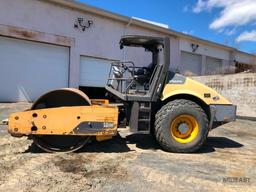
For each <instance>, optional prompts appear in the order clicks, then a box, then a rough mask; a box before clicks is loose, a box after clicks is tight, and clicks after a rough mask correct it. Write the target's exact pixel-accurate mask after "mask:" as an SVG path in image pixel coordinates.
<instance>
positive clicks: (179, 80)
mask: <svg viewBox="0 0 256 192" xmlns="http://www.w3.org/2000/svg"><path fill="white" fill-rule="evenodd" d="M168 79H169V81H168V83H169V84H184V83H185V81H186V77H184V76H182V75H180V74H177V73H173V72H170V73H169V78H168Z"/></svg>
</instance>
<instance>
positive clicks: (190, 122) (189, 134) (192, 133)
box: [170, 115, 199, 143]
mask: <svg viewBox="0 0 256 192" xmlns="http://www.w3.org/2000/svg"><path fill="white" fill-rule="evenodd" d="M181 124H186V125H187V127H188V130H187V131H186V133H181V132H180V131H179V129H178V127H179V125H181ZM170 132H171V137H173V138H174V139H175V140H176V141H177V142H179V143H189V142H191V141H193V140H194V139H195V138H196V137H197V135H198V132H199V125H198V123H197V120H196V119H195V118H194V117H193V116H191V115H180V116H178V117H176V118H175V119H174V120H173V121H172V122H171V126H170Z"/></svg>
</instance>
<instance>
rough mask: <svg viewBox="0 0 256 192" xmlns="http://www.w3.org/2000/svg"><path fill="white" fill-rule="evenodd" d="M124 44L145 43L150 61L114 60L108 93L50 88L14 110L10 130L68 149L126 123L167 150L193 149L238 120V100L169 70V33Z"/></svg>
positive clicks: (103, 136) (108, 134)
mask: <svg viewBox="0 0 256 192" xmlns="http://www.w3.org/2000/svg"><path fill="white" fill-rule="evenodd" d="M124 46H129V47H141V48H143V49H145V51H147V52H148V53H151V56H152V61H151V63H150V64H149V65H148V66H147V67H137V66H136V65H135V64H134V63H133V62H130V61H129V62H114V63H112V66H111V70H110V73H109V79H108V82H107V83H106V90H107V93H108V95H107V97H105V96H104V95H103V96H102V98H104V99H89V98H88V97H87V96H86V95H85V94H84V93H83V92H82V91H80V90H77V89H71V88H64V89H59V90H53V91H50V92H48V93H46V94H44V95H43V96H41V97H40V98H39V99H38V100H37V101H36V102H35V103H34V104H33V105H32V107H31V109H29V110H26V111H24V112H18V113H13V114H11V115H10V117H9V127H8V131H9V133H10V134H11V135H12V136H15V137H21V136H28V137H29V138H31V139H33V141H34V142H35V144H36V145H37V146H39V147H40V148H42V149H44V150H45V151H48V152H70V151H75V150H78V149H79V148H81V147H83V146H84V145H85V144H86V143H88V141H92V140H93V139H96V140H98V141H101V140H106V139H110V138H112V136H114V135H116V134H117V128H118V127H120V126H122V127H129V128H130V131H131V132H134V133H138V132H139V133H145V134H153V135H154V136H155V138H156V140H157V141H158V142H159V144H160V145H161V147H162V148H163V149H164V150H166V151H171V152H195V151H197V150H198V149H199V148H200V147H201V146H202V145H203V144H204V142H205V140H206V138H207V135H208V133H209V131H210V130H211V129H213V128H215V127H218V126H219V125H221V124H223V123H227V122H230V121H233V120H235V117H236V106H234V105H232V104H231V103H230V102H229V101H228V100H226V99H225V98H224V97H222V96H221V95H220V94H218V93H217V92H216V91H214V90H213V89H211V88H209V87H206V86H204V85H202V84H200V83H198V82H196V81H194V80H192V79H190V78H187V77H184V76H182V75H180V74H177V73H174V72H172V71H169V65H170V40H169V39H168V38H160V37H147V36H124V37H122V38H121V40H120V48H121V49H122V48H123V47H124ZM110 101H111V102H110Z"/></svg>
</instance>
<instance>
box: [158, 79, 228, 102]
mask: <svg viewBox="0 0 256 192" xmlns="http://www.w3.org/2000/svg"><path fill="white" fill-rule="evenodd" d="M205 93H210V94H211V97H210V98H205V97H204V94H205ZM179 94H188V95H193V96H195V97H197V98H199V99H201V100H202V101H204V102H205V103H206V104H208V105H210V104H223V105H224V104H231V102H229V101H228V100H227V99H225V98H224V97H223V96H221V95H220V94H219V93H217V92H216V91H215V90H213V89H212V88H210V87H207V86H205V85H203V84H201V83H199V82H197V81H194V80H192V79H190V78H186V81H185V83H184V84H166V85H165V87H164V90H163V93H162V97H161V100H162V101H164V100H166V99H167V98H169V97H171V96H175V95H179ZM214 97H219V99H218V100H214V99H213V98H214Z"/></svg>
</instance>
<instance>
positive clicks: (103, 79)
mask: <svg viewBox="0 0 256 192" xmlns="http://www.w3.org/2000/svg"><path fill="white" fill-rule="evenodd" d="M111 62H112V61H111V60H105V59H98V58H92V57H85V56H82V57H81V64H80V86H84V87H105V86H106V83H107V79H108V75H109V71H110V67H111Z"/></svg>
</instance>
